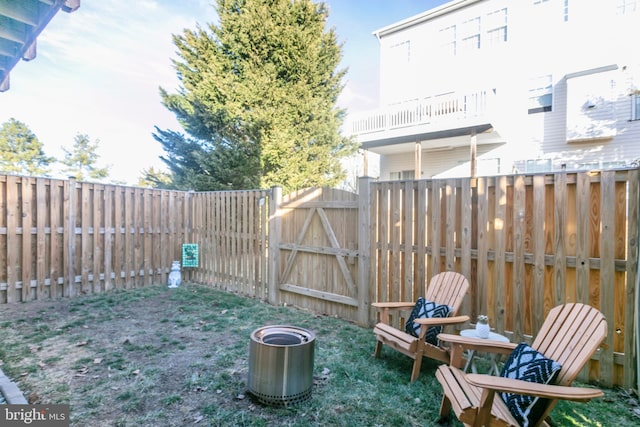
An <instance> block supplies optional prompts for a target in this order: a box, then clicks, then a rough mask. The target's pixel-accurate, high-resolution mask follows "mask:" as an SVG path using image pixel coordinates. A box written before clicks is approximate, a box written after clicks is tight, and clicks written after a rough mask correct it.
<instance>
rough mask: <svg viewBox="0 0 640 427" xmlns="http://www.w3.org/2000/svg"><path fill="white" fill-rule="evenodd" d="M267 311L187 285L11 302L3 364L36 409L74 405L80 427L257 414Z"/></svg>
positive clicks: (252, 303)
mask: <svg viewBox="0 0 640 427" xmlns="http://www.w3.org/2000/svg"><path fill="white" fill-rule="evenodd" d="M249 306H251V307H253V309H252V310H247V309H248V308H249ZM260 308H261V303H260V302H258V301H254V300H243V299H240V298H238V297H236V296H233V295H228V296H226V297H225V296H224V294H221V293H215V294H210V293H209V292H207V291H204V290H203V288H200V287H191V288H189V287H188V286H184V287H182V288H181V289H180V290H174V289H166V287H153V288H149V289H146V290H142V291H140V290H138V291H136V292H132V293H131V294H127V293H126V292H116V293H110V294H105V295H99V296H91V297H86V298H79V299H73V300H58V301H54V302H32V303H27V304H11V305H7V306H4V307H3V310H2V314H1V315H0V322H1V323H0V324H1V325H2V330H3V335H4V337H3V341H4V342H5V343H7V347H6V348H7V349H8V348H12V349H13V350H11V351H8V350H5V352H4V355H3V356H2V357H3V358H4V359H5V360H4V361H3V364H4V368H5V370H7V369H9V370H10V372H11V375H12V376H13V377H14V379H15V380H16V381H17V382H18V383H19V385H20V388H21V390H22V391H23V393H24V395H25V397H27V399H28V400H29V402H30V403H69V404H70V405H71V411H72V415H73V417H72V419H73V421H74V424H76V425H83V426H85V425H91V426H102V425H105V426H107V425H109V426H113V425H119V426H125V425H176V426H180V425H187V424H192V423H197V422H199V421H200V420H204V419H205V418H206V417H207V415H210V414H209V413H210V412H219V411H229V412H235V411H253V410H256V409H257V408H256V406H255V402H253V400H252V399H251V398H249V397H247V395H246V390H245V389H246V386H245V383H246V375H247V370H248V367H247V358H248V354H247V352H248V344H249V341H248V340H249V335H250V333H251V331H252V330H253V328H255V327H257V326H261V325H254V324H252V321H253V320H255V319H256V317H254V316H256V315H259V312H260ZM247 311H253V312H254V314H253V315H251V316H247V315H246V312H247ZM240 316H245V317H247V319H246V320H245V321H241V320H240ZM271 317H272V316H271ZM258 318H259V317H258ZM247 320H249V321H247ZM265 320H266V319H265ZM270 320H271V321H272V322H273V321H275V320H277V319H273V318H271V319H270ZM8 375H9V374H8Z"/></svg>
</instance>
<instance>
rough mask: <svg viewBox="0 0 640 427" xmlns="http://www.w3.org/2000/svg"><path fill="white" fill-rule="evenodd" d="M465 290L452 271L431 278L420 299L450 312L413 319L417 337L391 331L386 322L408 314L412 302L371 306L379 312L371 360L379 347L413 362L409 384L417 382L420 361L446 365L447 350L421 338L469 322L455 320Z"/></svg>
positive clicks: (464, 282) (461, 278)
mask: <svg viewBox="0 0 640 427" xmlns="http://www.w3.org/2000/svg"><path fill="white" fill-rule="evenodd" d="M468 289H469V281H468V280H467V278H466V277H464V276H463V275H462V274H460V273H456V272H455V271H447V272H443V273H439V274H436V275H435V276H433V277H432V278H431V281H430V283H429V286H427V289H426V294H425V296H424V299H425V300H427V301H430V302H433V303H436V304H438V305H447V306H449V308H450V312H449V314H448V317H431V318H419V319H415V323H418V324H420V332H419V334H418V336H417V337H416V336H413V335H411V334H409V333H407V332H405V329H399V328H396V327H394V326H393V325H392V324H391V322H390V320H391V314H392V312H395V313H397V314H398V316H396V317H395V320H396V321H399V319H400V316H399V314H400V312H401V311H402V310H404V311H410V310H412V309H413V308H414V307H415V306H416V302H415V301H413V302H378V303H373V304H371V305H372V306H373V307H376V308H379V309H380V310H381V313H380V322H379V323H378V324H377V325H376V326H375V327H374V328H373V333H374V334H375V336H376V338H377V343H376V350H375V353H374V355H375V357H380V353H381V351H382V345H383V344H386V345H388V346H389V347H391V348H393V349H395V350H397V351H399V352H401V353H403V354H406V355H407V356H409V357H411V358H412V359H413V360H414V362H413V369H412V371H411V382H414V381H415V380H416V379H418V375H420V367H421V366H422V358H423V357H428V358H431V359H435V360H438V361H440V362H442V363H448V362H449V359H450V356H449V351H448V349H447V348H444V347H441V346H440V345H436V344H438V343H437V341H435V342H436V344H433V343H429V342H427V341H426V340H425V337H426V336H427V332H428V331H429V328H431V327H436V328H438V327H445V326H449V325H455V324H460V323H464V322H467V321H468V320H469V316H456V313H457V312H458V310H459V309H460V305H461V304H462V300H463V299H464V296H465V295H466V293H467V290H468ZM432 331H433V330H432ZM436 335H437V332H436ZM434 336H435V335H434Z"/></svg>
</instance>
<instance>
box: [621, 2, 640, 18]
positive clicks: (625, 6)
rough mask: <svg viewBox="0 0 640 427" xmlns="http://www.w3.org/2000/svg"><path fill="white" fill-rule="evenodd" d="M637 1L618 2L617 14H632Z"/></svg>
mask: <svg viewBox="0 0 640 427" xmlns="http://www.w3.org/2000/svg"><path fill="white" fill-rule="evenodd" d="M637 3H638V0H618V14H619V15H624V14H628V13H633V12H635V11H636V9H637V6H636V5H637Z"/></svg>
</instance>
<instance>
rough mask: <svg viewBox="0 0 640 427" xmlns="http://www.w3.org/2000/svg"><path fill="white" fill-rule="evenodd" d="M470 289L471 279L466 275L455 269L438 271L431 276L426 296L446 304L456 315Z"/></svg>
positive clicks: (428, 298) (430, 299)
mask: <svg viewBox="0 0 640 427" xmlns="http://www.w3.org/2000/svg"><path fill="white" fill-rule="evenodd" d="M468 290H469V281H468V280H467V278H466V277H464V275H462V274H460V273H457V272H455V271H445V272H442V273H438V274H436V275H435V276H433V277H432V278H431V280H430V281H429V286H427V292H426V294H425V298H426V299H427V300H429V301H433V302H435V303H438V304H446V305H448V306H449V307H451V308H452V309H453V313H451V315H452V316H453V315H455V314H456V313H457V312H458V310H459V309H460V306H461V305H462V300H463V299H464V296H465V295H466V294H467V291H468Z"/></svg>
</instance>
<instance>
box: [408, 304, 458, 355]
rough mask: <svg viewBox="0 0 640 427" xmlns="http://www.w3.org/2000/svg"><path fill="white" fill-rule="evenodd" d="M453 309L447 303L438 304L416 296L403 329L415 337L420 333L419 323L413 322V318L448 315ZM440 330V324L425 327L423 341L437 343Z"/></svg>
mask: <svg viewBox="0 0 640 427" xmlns="http://www.w3.org/2000/svg"><path fill="white" fill-rule="evenodd" d="M452 311H453V310H452V309H451V307H449V306H448V305H444V304H442V305H440V304H436V303H435V302H431V301H428V300H426V299H424V298H422V297H420V298H418V301H416V305H415V306H414V307H413V310H412V311H411V315H410V316H409V320H407V323H406V324H405V326H404V329H405V331H407V333H408V334H411V335H413V336H414V337H417V336H419V335H420V324H418V323H415V322H414V320H415V319H421V318H425V317H449V314H450V313H451V312H452ZM440 332H442V326H431V327H429V329H427V335H426V336H425V341H426V342H428V343H429V344H433V345H438V334H439V333H440Z"/></svg>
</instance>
